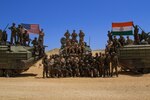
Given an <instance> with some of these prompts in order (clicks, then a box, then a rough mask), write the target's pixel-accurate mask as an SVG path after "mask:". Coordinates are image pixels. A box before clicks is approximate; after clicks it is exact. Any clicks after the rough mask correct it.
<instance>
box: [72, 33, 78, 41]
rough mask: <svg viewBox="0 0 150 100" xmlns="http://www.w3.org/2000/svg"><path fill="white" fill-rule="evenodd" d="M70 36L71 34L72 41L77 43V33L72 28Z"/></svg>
mask: <svg viewBox="0 0 150 100" xmlns="http://www.w3.org/2000/svg"><path fill="white" fill-rule="evenodd" d="M71 36H72V42H77V43H78V41H77V36H78V35H77V33H76V31H75V30H73V33H72V34H71Z"/></svg>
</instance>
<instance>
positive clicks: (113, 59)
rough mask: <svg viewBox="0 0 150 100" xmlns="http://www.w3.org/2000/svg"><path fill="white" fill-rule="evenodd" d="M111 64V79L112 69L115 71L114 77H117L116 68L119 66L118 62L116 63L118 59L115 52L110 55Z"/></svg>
mask: <svg viewBox="0 0 150 100" xmlns="http://www.w3.org/2000/svg"><path fill="white" fill-rule="evenodd" d="M111 63H112V66H111V77H112V76H113V70H114V69H115V74H116V77H118V70H117V67H118V65H119V61H118V57H117V55H116V53H115V52H113V53H112V55H111Z"/></svg>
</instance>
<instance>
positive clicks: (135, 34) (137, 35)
mask: <svg viewBox="0 0 150 100" xmlns="http://www.w3.org/2000/svg"><path fill="white" fill-rule="evenodd" d="M133 27H134V44H139V42H140V39H139V34H138V33H139V28H138V26H137V25H136V26H134V25H133Z"/></svg>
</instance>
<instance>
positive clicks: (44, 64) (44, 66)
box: [42, 55, 48, 78]
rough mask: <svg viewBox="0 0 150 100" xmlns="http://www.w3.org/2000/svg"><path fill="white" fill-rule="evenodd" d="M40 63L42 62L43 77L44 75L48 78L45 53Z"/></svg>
mask: <svg viewBox="0 0 150 100" xmlns="http://www.w3.org/2000/svg"><path fill="white" fill-rule="evenodd" d="M42 64H43V78H45V76H46V77H47V78H48V58H47V55H45V57H44V58H43V60H42Z"/></svg>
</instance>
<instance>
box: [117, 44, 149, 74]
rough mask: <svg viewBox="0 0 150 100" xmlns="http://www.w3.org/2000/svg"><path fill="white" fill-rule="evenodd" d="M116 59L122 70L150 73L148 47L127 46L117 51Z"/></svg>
mask: <svg viewBox="0 0 150 100" xmlns="http://www.w3.org/2000/svg"><path fill="white" fill-rule="evenodd" d="M118 58H119V63H120V65H121V67H122V68H123V69H124V70H131V71H133V72H140V73H148V72H150V45H127V46H124V47H121V48H119V49H118Z"/></svg>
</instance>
